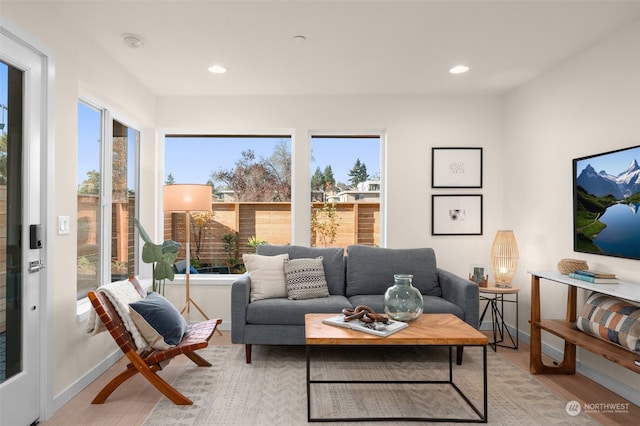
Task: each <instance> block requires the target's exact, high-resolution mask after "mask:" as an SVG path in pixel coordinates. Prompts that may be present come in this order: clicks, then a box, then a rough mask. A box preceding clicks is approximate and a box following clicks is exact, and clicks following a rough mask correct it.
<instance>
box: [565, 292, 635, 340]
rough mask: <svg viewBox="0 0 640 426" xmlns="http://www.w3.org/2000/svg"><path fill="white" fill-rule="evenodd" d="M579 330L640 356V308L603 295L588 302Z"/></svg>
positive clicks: (577, 323)
mask: <svg viewBox="0 0 640 426" xmlns="http://www.w3.org/2000/svg"><path fill="white" fill-rule="evenodd" d="M576 328H577V329H579V330H582V331H584V332H585V333H589V334H591V335H593V336H596V337H598V338H600V339H602V340H607V341H610V342H613V343H615V344H617V345H620V346H623V347H624V348H626V349H629V350H631V351H635V352H637V353H640V307H638V306H636V305H634V304H631V303H630V302H626V301H624V300H621V299H618V298H616V297H613V296H607V295H604V294H601V293H593V294H592V295H591V296H589V298H588V299H587V301H586V303H585V305H584V307H583V308H582V312H581V313H580V315H579V316H578V319H577V321H576Z"/></svg>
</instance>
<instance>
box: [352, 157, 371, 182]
mask: <svg viewBox="0 0 640 426" xmlns="http://www.w3.org/2000/svg"><path fill="white" fill-rule="evenodd" d="M349 178H350V179H349V182H351V185H352V186H353V187H356V186H358V184H359V183H360V182H364V181H366V180H367V179H369V175H368V174H367V166H366V164H364V163H361V162H360V159H359V158H358V159H356V162H355V164H354V165H353V168H352V169H351V170H349Z"/></svg>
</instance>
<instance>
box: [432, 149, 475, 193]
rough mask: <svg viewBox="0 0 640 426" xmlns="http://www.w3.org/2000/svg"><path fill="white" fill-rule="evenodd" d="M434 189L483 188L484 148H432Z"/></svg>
mask: <svg viewBox="0 0 640 426" xmlns="http://www.w3.org/2000/svg"><path fill="white" fill-rule="evenodd" d="M431 187H432V188H482V148H431Z"/></svg>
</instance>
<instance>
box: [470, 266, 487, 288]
mask: <svg viewBox="0 0 640 426" xmlns="http://www.w3.org/2000/svg"><path fill="white" fill-rule="evenodd" d="M469 280H470V281H473V282H474V283H476V284H478V286H479V287H487V285H488V283H489V273H488V269H487V266H486V265H471V267H470V268H469Z"/></svg>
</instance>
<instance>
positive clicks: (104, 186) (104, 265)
mask: <svg viewBox="0 0 640 426" xmlns="http://www.w3.org/2000/svg"><path fill="white" fill-rule="evenodd" d="M80 103H82V104H84V105H86V106H87V107H89V108H92V109H94V110H96V111H99V112H100V113H101V119H100V126H101V130H100V137H101V144H100V160H99V164H100V170H99V174H100V191H99V203H100V207H99V214H100V224H99V227H98V230H97V232H98V238H99V247H98V265H97V267H98V274H97V275H98V288H99V287H100V286H101V285H102V284H101V283H109V282H111V275H112V271H111V261H112V253H111V243H112V242H111V232H112V226H111V222H112V217H111V215H112V213H113V211H112V206H111V204H112V203H111V202H112V182H113V168H112V158H113V157H112V156H113V126H114V122H118V123H119V124H120V125H122V126H124V127H126V128H128V129H133V130H135V131H136V132H137V134H138V137H137V140H136V141H134V143H135V148H134V152H135V156H136V158H135V162H134V167H135V170H134V171H133V176H134V179H135V185H134V187H135V189H134V191H135V194H136V198H135V206H134V217H136V218H138V217H139V215H140V160H141V158H140V152H141V145H142V140H143V131H142V130H139V129H140V128H141V127H142V126H140V125H138V124H136V123H134V124H132V121H131V120H128V119H127V118H126V117H122V116H121V114H119V113H118V112H117V111H116V110H115V109H113V108H111V107H110V106H109V105H108V104H106V103H104V102H98V101H95V100H94V99H92V98H91V97H90V96H85V95H80V96H78V99H77V104H80ZM76 137H77V134H76ZM78 143H79V142H78V141H77V140H76V149H77V146H78V145H77V144H78ZM76 161H78V160H76ZM76 167H78V164H77V162H76ZM127 167H128V166H127ZM75 213H76V217H77V213H78V208H77V205H76V212H75ZM134 234H135V236H134V256H133V258H134V265H133V271H134V274H135V275H138V274H139V271H140V255H139V254H140V249H141V248H140V242H139V241H138V240H139V238H138V233H137V231H135V230H134ZM76 247H77V240H76ZM76 258H77V257H76ZM76 268H77V265H76ZM77 285H78V284H77V282H76V291H77ZM88 309H90V306H89V302H88V298H87V297H86V296H84V297H81V298H79V299H77V314H78V321H81V320H83V319H84V318H85V317H86V314H87V313H88Z"/></svg>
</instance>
